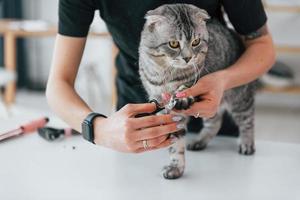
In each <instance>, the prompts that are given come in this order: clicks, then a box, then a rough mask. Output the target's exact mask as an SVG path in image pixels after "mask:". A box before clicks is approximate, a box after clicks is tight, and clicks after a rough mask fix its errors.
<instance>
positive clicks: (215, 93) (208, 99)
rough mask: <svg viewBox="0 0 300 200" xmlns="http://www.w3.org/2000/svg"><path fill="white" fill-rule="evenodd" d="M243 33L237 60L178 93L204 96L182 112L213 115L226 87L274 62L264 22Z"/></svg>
mask: <svg viewBox="0 0 300 200" xmlns="http://www.w3.org/2000/svg"><path fill="white" fill-rule="evenodd" d="M242 37H243V38H244V42H245V46H246V50H245V52H244V54H243V55H242V56H241V57H240V58H239V59H238V60H237V62H235V63H234V64H233V65H232V66H230V67H228V68H226V69H224V70H220V71H217V72H215V73H211V74H208V75H206V76H204V77H203V78H201V79H200V80H199V81H198V82H197V84H196V85H195V86H193V87H191V88H189V89H187V90H185V91H183V92H180V93H178V94H177V97H187V96H198V95H201V96H202V98H203V100H202V101H201V102H199V103H195V104H194V105H193V106H192V107H191V108H190V109H188V110H186V111H182V112H183V113H185V114H188V115H193V116H196V115H198V116H200V117H205V118H210V117H213V116H214V115H215V114H216V112H217V110H218V107H219V105H220V102H221V99H222V97H223V94H224V91H225V90H228V89H230V88H234V87H237V86H240V85H243V84H247V83H249V82H251V81H253V80H255V79H257V78H259V77H260V76H261V75H263V74H264V73H265V72H267V71H268V70H269V69H270V68H271V67H272V65H273V64H274V62H275V49H274V45H273V41H272V36H271V34H270V33H269V32H268V29H267V26H266V25H265V26H263V27H262V28H261V29H259V30H258V31H256V32H253V33H251V34H249V35H246V36H242Z"/></svg>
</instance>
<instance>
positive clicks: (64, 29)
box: [59, 0, 267, 109]
mask: <svg viewBox="0 0 300 200" xmlns="http://www.w3.org/2000/svg"><path fill="white" fill-rule="evenodd" d="M170 3H188V4H194V5H196V6H198V7H200V8H202V9H205V10H206V11H207V12H208V13H209V15H210V16H211V17H215V18H218V19H219V20H221V21H223V19H222V13H221V7H222V6H223V7H224V10H225V12H226V13H227V15H228V17H229V19H230V21H231V23H232V25H233V26H234V28H235V30H236V31H237V32H238V33H240V34H242V35H246V34H249V33H251V32H253V31H256V30H258V29H259V28H260V27H262V26H263V25H264V24H265V23H266V20H267V17H266V14H265V11H264V9H263V5H262V3H261V0H60V1H59V34H61V35H66V36H73V37H86V36H87V34H88V31H89V26H90V24H91V22H92V20H93V17H94V12H95V10H100V15H101V17H102V19H103V20H104V21H105V22H106V25H107V28H108V30H109V32H110V33H111V35H112V37H113V40H114V42H115V43H116V45H117V46H118V48H119V49H120V53H119V55H118V56H117V59H116V66H117V71H118V74H117V80H116V81H117V82H116V84H117V91H118V105H117V108H118V109H119V108H121V107H122V106H123V105H125V104H127V103H141V102H147V97H146V92H145V91H144V89H143V86H142V83H141V81H140V79H139V74H138V46H139V41H140V34H141V30H142V28H143V25H144V22H145V20H144V15H145V14H146V12H147V11H148V10H152V9H155V8H156V7H158V6H160V5H163V4H170Z"/></svg>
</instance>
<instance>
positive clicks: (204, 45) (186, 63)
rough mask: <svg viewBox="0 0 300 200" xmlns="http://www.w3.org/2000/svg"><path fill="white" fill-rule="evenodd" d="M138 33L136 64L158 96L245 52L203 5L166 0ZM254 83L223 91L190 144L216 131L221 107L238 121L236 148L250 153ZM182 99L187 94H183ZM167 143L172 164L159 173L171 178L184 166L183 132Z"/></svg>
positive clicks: (198, 144) (203, 142) (200, 145)
mask: <svg viewBox="0 0 300 200" xmlns="http://www.w3.org/2000/svg"><path fill="white" fill-rule="evenodd" d="M145 18H146V23H145V25H144V29H143V31H142V34H141V42H140V48H139V56H140V57H139V67H140V76H141V80H142V82H143V85H144V87H145V89H146V91H147V93H148V95H149V99H156V100H158V101H159V102H162V97H161V94H162V93H165V92H167V93H171V94H174V93H176V92H178V91H180V90H182V89H184V88H186V87H191V86H192V85H193V84H195V83H196V81H197V80H198V79H199V78H201V77H203V76H205V75H207V74H208V73H212V72H215V71H218V70H221V69H224V68H226V67H228V66H230V65H231V64H233V63H234V62H235V61H236V60H237V59H238V58H239V57H240V55H241V54H242V53H243V51H244V46H243V44H242V41H241V40H240V38H239V36H238V35H237V34H236V33H234V32H233V31H232V30H230V29H228V28H227V27H225V26H224V25H223V24H221V23H220V22H218V21H217V20H213V19H209V18H210V17H209V15H208V13H207V12H206V11H205V10H202V9H200V8H198V7H195V6H193V5H189V4H170V5H169V4H167V5H163V6H160V7H158V8H157V9H155V10H151V11H148V13H147V14H146V17H145ZM254 92H255V83H254V82H252V83H250V84H247V85H244V86H240V87H237V88H234V89H231V90H228V91H226V92H225V94H224V96H223V99H222V102H221V106H220V108H219V110H218V112H217V114H216V116H215V117H213V118H210V119H203V125H204V127H203V129H202V130H201V131H200V133H199V134H198V135H197V138H196V139H195V140H192V141H190V142H189V143H188V144H187V149H188V150H194V151H195V150H202V149H204V148H205V147H206V146H207V144H208V142H209V141H210V140H211V139H212V138H213V137H214V136H215V135H216V134H217V132H218V131H219V129H220V127H221V123H222V115H223V113H224V111H225V110H227V111H228V112H229V113H231V115H232V117H233V119H234V120H235V122H236V124H237V125H238V127H239V131H240V137H239V152H240V153H241V154H244V155H251V154H253V153H254V151H255V148H254ZM182 101H183V102H184V101H185V102H186V100H182ZM178 137H179V139H178V141H177V142H176V143H174V144H173V145H172V146H171V147H170V148H169V154H170V158H171V161H170V164H169V165H167V166H165V167H164V169H163V176H164V177H165V178H167V179H175V178H179V177H180V176H182V174H183V172H184V168H185V158H184V152H185V141H184V138H183V136H182V135H181V136H178Z"/></svg>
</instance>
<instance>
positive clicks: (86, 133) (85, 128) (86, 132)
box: [82, 123, 92, 142]
mask: <svg viewBox="0 0 300 200" xmlns="http://www.w3.org/2000/svg"><path fill="white" fill-rule="evenodd" d="M82 136H83V138H84V139H86V140H88V141H90V142H91V141H92V138H91V127H90V125H89V124H87V123H82Z"/></svg>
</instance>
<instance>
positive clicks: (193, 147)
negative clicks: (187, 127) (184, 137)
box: [187, 140, 207, 151]
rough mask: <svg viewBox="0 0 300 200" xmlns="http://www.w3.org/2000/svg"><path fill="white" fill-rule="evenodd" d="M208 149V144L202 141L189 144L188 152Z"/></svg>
mask: <svg viewBox="0 0 300 200" xmlns="http://www.w3.org/2000/svg"><path fill="white" fill-rule="evenodd" d="M206 147H207V142H204V141H202V140H200V141H198V140H196V141H191V142H189V143H188V144H187V150H189V151H201V150H204V149H205V148H206Z"/></svg>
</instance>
